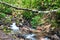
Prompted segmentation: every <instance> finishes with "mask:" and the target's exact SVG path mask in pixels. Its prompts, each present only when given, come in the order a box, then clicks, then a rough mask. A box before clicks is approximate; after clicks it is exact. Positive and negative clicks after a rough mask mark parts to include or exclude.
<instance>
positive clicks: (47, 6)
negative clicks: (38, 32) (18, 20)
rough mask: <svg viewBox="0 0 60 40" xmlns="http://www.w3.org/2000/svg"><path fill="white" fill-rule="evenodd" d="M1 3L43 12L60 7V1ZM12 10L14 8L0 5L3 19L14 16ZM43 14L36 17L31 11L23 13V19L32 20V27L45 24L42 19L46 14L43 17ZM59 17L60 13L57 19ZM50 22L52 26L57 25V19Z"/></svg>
mask: <svg viewBox="0 0 60 40" xmlns="http://www.w3.org/2000/svg"><path fill="white" fill-rule="evenodd" d="M0 1H4V2H7V3H9V4H12V5H16V6H17V7H21V8H28V9H37V10H41V11H46V10H52V9H57V8H59V7H60V0H28V1H27V0H18V1H17V0H12V1H11V0H8V1H7V0H0ZM12 9H13V8H10V7H8V6H6V5H2V4H0V12H2V13H3V14H1V15H3V17H2V16H1V15H0V16H1V18H4V17H5V14H12V13H13V11H12ZM41 14H42V13H41ZM41 14H38V15H35V14H34V13H33V12H31V11H22V15H23V18H25V19H26V20H30V23H31V25H32V26H37V25H40V24H43V21H42V20H41V19H42V16H43V15H44V14H42V15H41ZM15 15H16V14H15ZM59 17H60V12H57V18H59ZM47 20H49V19H47ZM7 21H9V20H7ZM48 22H51V23H52V24H54V25H56V20H55V19H54V20H53V19H51V21H50V20H49V21H48ZM54 25H53V26H54Z"/></svg>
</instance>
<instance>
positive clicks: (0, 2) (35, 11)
mask: <svg viewBox="0 0 60 40" xmlns="http://www.w3.org/2000/svg"><path fill="white" fill-rule="evenodd" d="M0 4H3V5H6V6H9V7H12V8H15V9H17V10H26V11H32V12H34V13H49V12H57V11H58V10H60V8H58V9H56V10H50V11H38V10H32V9H28V8H19V7H16V6H14V5H11V4H8V3H6V2H2V1H0Z"/></svg>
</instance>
